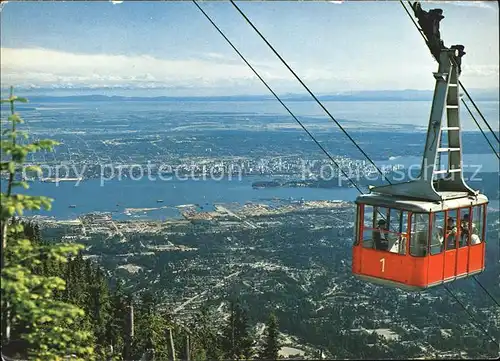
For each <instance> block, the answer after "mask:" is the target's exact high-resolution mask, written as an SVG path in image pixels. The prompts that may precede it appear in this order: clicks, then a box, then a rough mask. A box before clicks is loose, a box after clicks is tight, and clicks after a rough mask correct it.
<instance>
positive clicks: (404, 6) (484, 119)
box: [399, 0, 500, 143]
mask: <svg viewBox="0 0 500 361" xmlns="http://www.w3.org/2000/svg"><path fill="white" fill-rule="evenodd" d="M399 2H400V3H401V6H403V8H404V9H405V11H406V13H407V14H408V17H409V18H410V20H411V21H412V23H413V25H415V27H416V28H417V30H418V32H419V34H420V35H421V36H422V38H423V39H424V41H425V44H426V45H427V47H429V42H428V40H427V38H426V36H425V35H424V33H423V31H422V29H420V27H419V26H418V24H417V22H416V21H415V19H414V18H413V16H412V15H411V14H410V12H409V11H408V9H407V8H406V5H405V4H404V3H403V1H402V0H399ZM408 4H409V6H410V8H411V7H412V5H411V2H410V1H408ZM429 50H430V48H429ZM431 54H432V52H431ZM432 57H433V58H434V60H436V61H437V62H439V61H438V59H436V57H435V56H434V54H432ZM452 61H453V63H454V64H455V65H456V62H455V61H454V59H452ZM458 83H459V84H460V87H461V88H462V89H463V91H464V92H465V94H466V95H467V97H468V98H469V100H470V102H471V103H472V105H474V108H476V110H477V112H478V113H479V115H480V116H481V118H482V119H483V121H484V123H485V124H486V126H487V127H488V129H489V130H490V132H491V134H493V137H495V139H496V140H497V142H498V143H500V139H498V137H497V135H496V134H495V132H494V131H493V129H492V128H491V126H490V124H489V123H488V121H487V120H486V118H485V117H484V116H483V113H481V111H480V110H479V108H478V107H477V105H476V103H475V102H474V100H472V97H471V96H470V94H469V92H468V91H467V89H465V86H464V85H463V84H462V82H461V81H460V80H458ZM476 124H477V126H478V127H479V129H480V130H481V132H482V133H483V135H484V132H483V130H482V129H481V127H480V126H479V124H478V123H477V122H476ZM484 137H485V139H486V140H488V138H486V135H484ZM488 143H489V141H488Z"/></svg>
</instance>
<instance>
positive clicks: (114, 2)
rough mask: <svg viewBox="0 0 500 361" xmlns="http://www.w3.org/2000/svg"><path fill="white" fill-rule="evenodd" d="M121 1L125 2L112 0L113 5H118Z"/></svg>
mask: <svg viewBox="0 0 500 361" xmlns="http://www.w3.org/2000/svg"><path fill="white" fill-rule="evenodd" d="M121 3H123V1H119V0H111V4H113V5H117V4H121Z"/></svg>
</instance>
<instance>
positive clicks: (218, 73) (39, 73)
mask: <svg viewBox="0 0 500 361" xmlns="http://www.w3.org/2000/svg"><path fill="white" fill-rule="evenodd" d="M201 57H202V58H200V59H186V60H169V59H158V58H154V57H151V56H147V55H142V56H124V55H105V54H93V55H90V54H73V53H67V52H61V51H56V50H48V49H15V48H1V59H2V62H1V64H0V69H1V80H2V85H9V84H15V85H17V86H28V85H31V86H32V85H35V86H42V87H79V86H82V87H140V88H148V87H150V88H156V87H197V86H199V87H219V86H224V87H227V86H235V87H237V86H252V85H256V84H260V83H259V80H258V79H257V77H256V76H255V75H254V73H253V72H252V71H251V70H250V69H249V68H248V66H247V65H246V64H244V63H243V62H242V61H241V60H240V59H239V58H234V57H232V56H231V57H226V56H224V55H222V54H218V53H208V54H202V55H201ZM249 62H250V63H251V64H252V65H253V67H254V68H255V69H256V70H257V71H258V72H259V74H260V75H261V76H262V77H263V78H264V79H265V80H267V81H269V82H271V83H272V86H278V87H286V86H293V85H295V84H296V83H297V82H296V80H295V78H294V77H293V75H291V74H290V73H289V72H288V70H287V69H286V68H285V67H284V66H283V65H281V63H280V62H279V61H275V62H266V61H263V60H261V59H259V60H256V59H249ZM291 65H292V67H293V68H294V69H296V70H297V71H298V73H299V74H300V75H301V78H302V79H303V80H304V81H306V82H316V81H318V82H330V84H331V83H332V82H337V81H339V80H345V79H339V78H338V74H339V72H338V71H335V70H332V69H330V68H328V67H321V68H318V67H310V68H308V67H305V66H304V65H303V64H293V63H291ZM299 65H302V66H299Z"/></svg>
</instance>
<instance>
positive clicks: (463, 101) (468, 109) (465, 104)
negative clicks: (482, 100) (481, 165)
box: [462, 99, 500, 159]
mask: <svg viewBox="0 0 500 361" xmlns="http://www.w3.org/2000/svg"><path fill="white" fill-rule="evenodd" d="M462 103H463V104H464V106H465V109H467V111H468V112H469V115H470V116H471V118H472V120H474V123H476V125H477V127H478V128H479V130H480V131H481V133H483V136H484V139H486V141H487V142H488V144H489V146H490V148H491V149H492V150H493V154H495V155H496V156H497V158H498V159H500V155H499V154H498V152H497V151H496V149H495V148H494V147H493V144H491V142H490V140H489V139H488V137H487V136H486V134H484V131H483V129H481V126H480V125H479V123H478V122H477V120H476V117H474V114H472V112H471V110H470V108H469V106H468V105H467V103H466V102H465V100H463V99H462Z"/></svg>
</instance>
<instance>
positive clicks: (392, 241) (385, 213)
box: [363, 205, 408, 255]
mask: <svg viewBox="0 0 500 361" xmlns="http://www.w3.org/2000/svg"><path fill="white" fill-rule="evenodd" d="M364 215H365V220H364V224H363V247H365V248H374V249H376V250H379V251H390V252H393V253H399V254H403V255H404V254H405V253H406V239H407V232H408V230H407V224H408V213H407V212H403V211H401V210H397V209H389V208H386V207H372V206H366V205H365V212H364Z"/></svg>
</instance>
